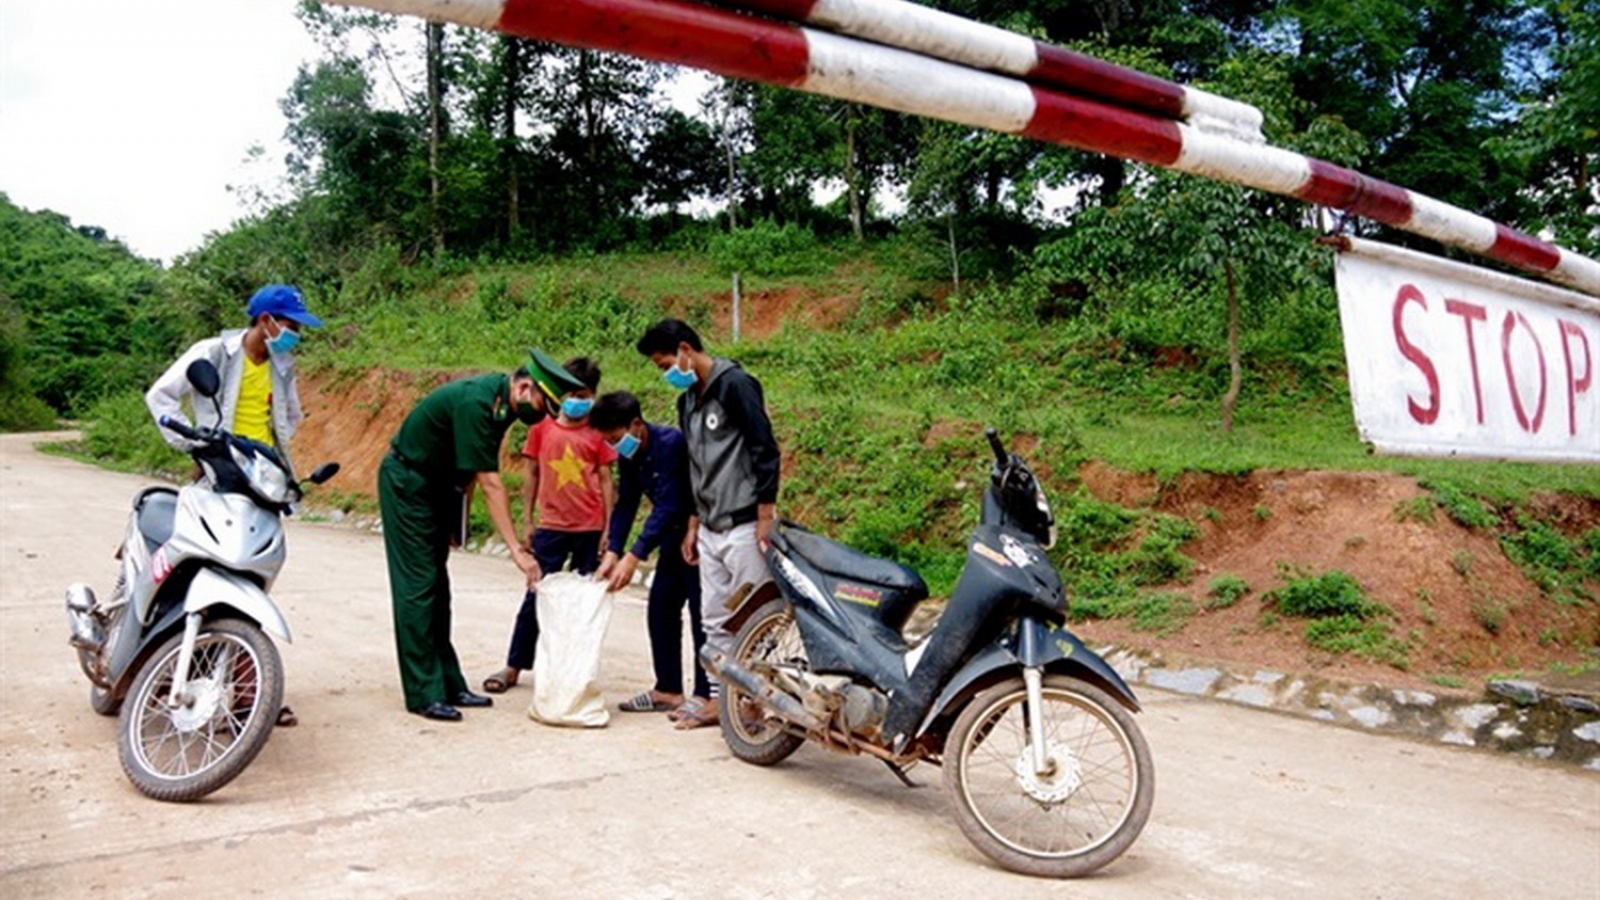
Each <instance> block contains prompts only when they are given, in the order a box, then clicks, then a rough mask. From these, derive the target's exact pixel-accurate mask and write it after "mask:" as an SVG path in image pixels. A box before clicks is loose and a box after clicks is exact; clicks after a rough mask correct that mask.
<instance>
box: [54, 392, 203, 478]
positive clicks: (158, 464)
mask: <svg viewBox="0 0 1600 900" xmlns="http://www.w3.org/2000/svg"><path fill="white" fill-rule="evenodd" d="M78 449H81V450H82V452H83V453H84V454H86V455H88V456H89V457H91V458H93V459H95V460H98V461H101V462H106V463H110V464H112V465H114V466H116V467H117V468H122V469H131V470H133V471H136V472H147V473H152V474H159V475H167V476H170V477H174V478H179V477H183V476H185V475H187V474H188V473H189V471H190V469H191V465H190V463H189V460H188V458H187V457H185V456H183V455H182V454H180V453H178V452H177V451H176V450H173V449H172V448H171V447H169V446H167V443H166V441H164V440H162V438H161V433H160V431H159V429H157V428H156V425H155V422H154V421H153V420H152V419H151V418H150V410H149V409H148V408H147V407H146V406H145V405H144V395H143V394H141V393H139V392H138V391H123V392H122V393H118V394H112V395H110V396H108V397H104V398H102V399H100V400H98V401H96V402H95V404H94V405H93V406H91V407H90V408H89V421H88V422H87V424H86V425H85V426H84V429H83V441H82V442H81V443H80V444H79V445H78Z"/></svg>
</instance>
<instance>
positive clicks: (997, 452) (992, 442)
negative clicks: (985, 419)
mask: <svg viewBox="0 0 1600 900" xmlns="http://www.w3.org/2000/svg"><path fill="white" fill-rule="evenodd" d="M983 436H984V437H986V438H988V439H989V449H991V450H993V451H994V464H995V465H997V466H999V467H1000V468H1002V469H1003V468H1005V466H1006V463H1007V462H1009V461H1010V456H1009V455H1008V454H1007V453H1006V448H1005V446H1004V445H1002V444H1001V443H1000V433H999V432H998V431H995V430H994V429H993V428H985V429H984V430H983Z"/></svg>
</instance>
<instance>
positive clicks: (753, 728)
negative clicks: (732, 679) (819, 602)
mask: <svg viewBox="0 0 1600 900" xmlns="http://www.w3.org/2000/svg"><path fill="white" fill-rule="evenodd" d="M731 656H732V659H733V661H734V662H737V663H738V664H740V665H742V666H744V667H745V668H747V669H750V670H751V671H753V672H757V673H759V672H760V670H761V669H762V667H763V666H764V665H765V664H771V663H782V664H785V665H794V664H796V663H799V664H804V663H805V657H806V650H805V645H804V644H802V643H801V642H800V629H799V627H798V626H797V625H796V624H795V621H794V613H793V612H791V611H790V609H789V605H788V604H787V603H785V602H783V601H782V600H771V601H768V602H767V603H765V604H762V606H761V608H760V609H757V610H756V612H755V614H754V615H752V616H751V617H750V619H749V620H748V621H746V622H745V623H744V627H743V628H740V629H739V633H738V635H737V636H735V637H734V639H733V653H732V654H731ZM721 704H722V707H721V713H722V739H723V740H724V741H726V742H727V743H728V750H729V751H731V752H732V753H733V755H734V756H736V757H738V758H739V759H741V760H744V761H745V762H747V763H751V764H753V765H757V766H771V765H776V764H778V763H780V762H782V761H783V760H785V759H788V758H789V755H790V754H792V753H794V751H796V750H798V749H799V748H800V745H801V744H803V743H805V738H803V737H801V736H799V735H797V734H792V733H790V732H789V730H788V728H787V727H786V726H785V725H784V723H783V720H781V719H778V718H776V717H774V716H772V715H771V714H769V713H768V712H767V711H766V710H765V708H763V707H762V706H761V704H759V703H757V702H756V701H755V700H754V699H753V698H752V697H751V696H750V695H749V694H746V693H745V692H743V691H741V690H739V689H738V688H736V687H734V686H733V685H732V684H731V683H729V682H726V681H724V682H723V683H722V700H721Z"/></svg>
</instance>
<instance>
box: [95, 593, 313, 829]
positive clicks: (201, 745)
mask: <svg viewBox="0 0 1600 900" xmlns="http://www.w3.org/2000/svg"><path fill="white" fill-rule="evenodd" d="M182 644H183V635H182V634H181V633H180V634H177V635H174V636H173V637H172V638H171V639H169V640H168V641H167V642H166V643H164V644H162V645H161V647H160V648H159V649H157V650H156V652H155V653H153V654H151V656H150V657H149V659H147V660H146V661H145V664H144V666H143V667H142V668H141V669H140V670H139V674H138V677H136V678H135V679H134V682H133V687H132V688H131V689H130V690H129V692H128V697H127V702H126V703H125V704H124V706H123V709H122V718H121V721H120V722H119V723H118V726H117V730H118V732H119V739H118V742H117V743H118V755H119V756H120V757H121V760H122V770H123V772H125V773H127V776H128V780H129V781H132V782H133V785H134V787H136V788H138V789H139V791H140V792H141V793H143V794H145V795H146V796H149V797H153V798H155V799H157V800H167V801H174V802H184V801H189V800H197V799H199V798H201V797H204V796H205V795H207V794H209V793H211V792H212V791H215V790H217V789H218V788H220V787H222V786H223V785H225V784H227V783H228V782H230V781H232V780H233V779H234V778H236V777H238V775H239V773H240V772H243V771H244V769H245V767H246V766H248V765H250V762H251V760H253V759H255V757H256V754H257V753H260V752H261V748H262V747H263V746H265V745H266V743H267V738H268V737H269V736H271V734H272V725H273V722H274V721H275V720H276V719H277V717H278V708H279V707H280V706H281V705H282V703H283V663H282V661H281V660H280V659H279V657H278V649H277V648H276V647H274V646H273V645H272V641H271V640H270V639H268V637H267V636H266V635H265V634H262V633H261V630H260V629H259V628H257V627H256V626H255V625H253V624H251V623H249V622H244V621H240V620H238V619H217V620H214V621H211V622H207V623H205V624H204V625H203V626H201V629H200V634H199V637H198V638H197V639H196V640H195V645H194V661H193V662H192V663H191V664H190V666H189V676H188V682H187V687H186V689H185V691H184V693H185V697H184V698H183V701H182V702H181V703H179V704H178V705H176V706H173V705H171V703H170V702H169V697H170V695H171V693H172V683H173V678H174V676H175V674H176V671H175V670H176V669H177V666H178V653H179V649H180V648H181V646H182Z"/></svg>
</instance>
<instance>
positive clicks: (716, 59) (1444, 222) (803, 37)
mask: <svg viewBox="0 0 1600 900" xmlns="http://www.w3.org/2000/svg"><path fill="white" fill-rule="evenodd" d="M338 2H340V3H341V4H342V5H347V6H360V7H366V8H369V9H375V10H380V11H383V12H392V13H405V14H411V15H418V16H422V17H424V18H429V19H437V20H442V21H447V22H454V23H457V24H461V25H468V26H473V27H477V28H486V29H492V30H497V31H503V32H507V33H509V34H515V35H520V36H523V37H528V38H535V39H539V40H546V41H553V42H555V43H558V44H565V45H567V46H572V47H583V48H588V49H593V50H610V51H616V52H621V53H627V54H630V55H633V56H638V57H642V58H645V59H652V60H656V61H659V62H667V63H675V64H679V65H687V66H693V67H696V68H700V69H705V70H708V71H711V72H716V73H718V74H721V75H727V76H730V77H734V78H743V79H747V80H751V81H760V82H765V83H768V84H776V85H780V86H783V87H790V88H796V89H798V90H803V91H807V92H810V93H815V94H822V95H824V96H829V97H836V98H839V99H843V100H853V101H857V102H860V103H866V104H869V105H872V106H880V107H883V108H886V109H893V110H898V111H900V112H906V113H912V114H914V115H921V116H927V117H930V118H936V119H944V120H947V121H951V122H957V123H960V124H963V125H969V126H973V127H976V128H985V129H989V130H992V131H999V132H1004V133H1008V134H1019V135H1025V136H1027V137H1031V138H1035V139H1038V140H1043V141H1048V142H1051V143H1056V144H1062V145H1065V146H1069V147H1076V148H1078V149H1081V150H1090V151H1094V152H1097V153H1105V154H1108V155H1111V156H1118V157H1122V158H1125V159H1133V160H1138V161H1140V162H1146V163H1151V164H1154V165H1159V166H1165V167H1168V168H1173V169H1177V170H1179V171H1183V172H1190V173H1193V174H1197V175H1205V176H1207V177H1210V178H1216V179H1219V180H1222V181H1229V182H1233V183H1236V184H1242V185H1245V186H1248V187H1253V188H1258V189H1260V190H1265V191H1271V192H1273V193H1277V194H1283V195H1286V196H1290V197H1296V198H1298V199H1301V200H1305V201H1307V202H1310V203H1316V204H1319V205H1322V206H1330V207H1334V208H1336V209H1342V210H1347V211H1349V212H1352V213H1355V214H1357V215H1361V216H1365V217H1366V218H1369V219H1373V220H1374V221H1378V222H1382V223H1384V224H1387V225H1392V226H1394V227H1396V228H1400V229H1403V230H1406V231H1410V232H1412V233H1414V234H1420V235H1422V236H1424V237H1428V238H1432V239H1433V240H1436V241H1439V242H1441V243H1444V244H1449V245H1451V246H1455V247H1460V248H1463V249H1466V250H1470V251H1472V252H1474V253H1479V254H1482V255H1484V256H1487V257H1489V258H1491V259H1495V260H1499V261H1501V262H1504V263H1506V264H1508V265H1512V266H1515V267H1517V268H1520V269H1522V270H1524V271H1528V272H1532V273H1535V274H1539V275H1543V276H1545V277H1548V278H1550V279H1552V280H1554V281H1558V282H1561V283H1563V284H1567V285H1570V286H1572V287H1575V288H1578V289H1579V290H1583V291H1586V292H1588V293H1591V294H1594V295H1597V296H1600V262H1596V261H1595V260H1592V259H1589V258H1587V257H1584V256H1579V255H1577V254H1575V253H1572V252H1570V251H1566V250H1562V249H1561V248H1559V247H1556V246H1554V245H1552V244H1549V243H1547V242H1545V241H1541V240H1539V239H1537V238H1535V237H1532V236H1530V235H1527V234H1523V233H1522V232H1519V231H1516V230H1514V229H1512V228H1508V227H1507V226H1505V225H1500V224H1498V223H1496V222H1493V221H1491V220H1489V219H1486V218H1484V217H1483V216H1479V215H1477V214H1475V213H1471V212H1468V211H1466V210H1463V209H1460V208H1458V207H1455V206H1451V205H1449V204H1447V203H1443V202H1441V201H1438V200H1434V199H1432V198H1429V197H1425V196H1422V195H1420V194H1416V193H1413V192H1411V191H1408V190H1405V189H1404V188H1400V187H1397V186H1395V185H1392V184H1389V183H1387V182H1384V181H1380V180H1378V179H1374V178H1368V177H1367V176H1365V175H1362V174H1360V173H1358V172H1354V171H1351V170H1349V169H1345V168H1342V167H1340V166H1335V165H1333V164H1331V163H1327V162H1323V161H1321V160H1316V159H1311V158H1309V157H1305V156H1301V155H1300V154H1298V153H1292V152H1290V151H1287V150H1283V149H1280V148H1276V147H1270V146H1266V145H1264V144H1255V143H1249V142H1246V141H1244V140H1240V139H1239V138H1237V137H1233V136H1230V135H1229V134H1226V133H1218V131H1217V130H1215V129H1211V128H1208V127H1201V126H1198V125H1193V124H1186V123H1184V122H1179V121H1173V120H1172V119H1170V118H1163V117H1158V116H1156V115H1152V114H1150V113H1148V112H1142V111H1137V110H1131V109H1127V108H1124V107H1121V106H1113V105H1110V104H1109V103H1105V102H1101V101H1097V100H1091V99H1086V98H1083V97H1079V96H1074V95H1072V94H1068V93H1065V92H1063V91H1061V90H1056V89H1052V88H1047V87H1041V86H1038V85H1032V84H1028V83H1027V82H1025V81H1022V80H1020V79H1019V78H1017V77H1011V76H1008V75H1000V74H996V73H994V72H987V71H978V70H976V69H973V68H970V67H968V66H965V65H958V64H956V63H952V62H947V61H945V60H941V59H935V58H932V57H930V56H927V55H924V54H922V53H915V52H912V51H909V50H903V49H899V48H897V47H887V46H883V45H881V44H877V43H870V42H868V41H865V40H861V39H858V38H852V37H847V36H843V35H838V34H833V33H831V32H827V31H821V30H817V29H814V28H807V27H803V26H799V25H792V24H786V23H780V22H775V21H770V20H767V19H760V18H753V17H751V16H747V15H742V14H739V13H734V12H729V11H726V10H722V9H716V8H712V7H707V6H702V5H699V4H696V3H688V2H683V0H338ZM764 2H769V0H764ZM796 2H797V3H798V2H800V0H796ZM774 5H775V4H774ZM861 5H862V6H863V7H865V6H866V5H867V4H865V3H862V4H861ZM879 5H881V4H879ZM951 18H953V17H951ZM957 21H961V20H957ZM970 25H971V27H973V28H976V27H977V25H976V23H970ZM941 27H948V26H947V25H944V26H941ZM883 34H884V36H885V38H886V39H887V36H888V32H887V30H886V31H884V32H883ZM1030 71H1032V70H1030ZM1239 106H1243V104H1239ZM1180 112H1181V110H1180ZM1190 114H1191V115H1192V114H1193V111H1192V110H1191V113H1190ZM1202 118H1204V116H1202Z"/></svg>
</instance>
